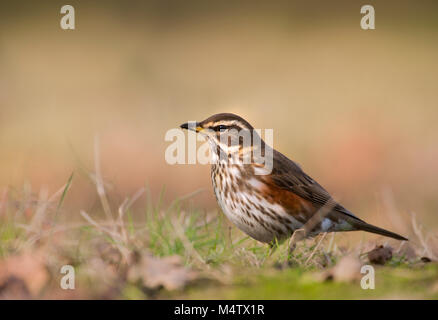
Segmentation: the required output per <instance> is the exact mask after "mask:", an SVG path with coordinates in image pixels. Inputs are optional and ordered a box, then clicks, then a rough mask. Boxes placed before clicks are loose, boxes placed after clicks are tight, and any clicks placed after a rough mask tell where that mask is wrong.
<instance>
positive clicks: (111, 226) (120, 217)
mask: <svg viewBox="0 0 438 320" xmlns="http://www.w3.org/2000/svg"><path fill="white" fill-rule="evenodd" d="M71 182H72V179H70V180H69V181H68V183H67V184H66V185H65V186H64V187H63V188H62V189H61V190H60V191H59V192H58V193H56V194H54V195H52V196H50V195H48V194H46V195H45V196H44V197H42V196H41V193H40V198H39V199H36V200H29V199H27V200H26V199H24V200H23V199H21V200H16V199H13V195H12V194H11V195H10V197H8V201H7V202H3V204H5V205H4V206H3V208H2V214H1V219H2V224H1V227H0V296H1V297H2V298H49V299H64V298H67V299H77V298H103V299H169V298H170V299H393V298H402V299H405V298H413V299H436V298H438V264H437V263H436V262H435V261H434V260H435V259H436V257H435V254H436V253H435V251H434V250H435V248H436V247H434V246H433V245H434V243H433V239H434V238H433V235H429V236H428V237H425V236H424V235H423V233H424V232H423V231H422V229H421V228H420V227H419V226H418V225H416V223H415V225H414V227H413V229H414V230H417V233H416V234H415V237H414V238H412V239H411V240H410V241H409V242H398V241H392V240H391V241H390V242H388V241H387V240H386V239H384V238H376V239H375V240H373V241H371V240H368V241H362V242H360V243H348V239H349V237H350V236H349V235H348V234H347V235H345V236H342V237H340V236H339V235H338V234H323V235H320V236H318V237H316V238H314V239H308V240H305V241H300V242H298V243H296V244H295V246H294V249H293V250H291V249H290V248H291V245H290V242H289V241H284V242H283V243H275V244H274V245H273V247H272V248H270V247H269V246H267V245H266V244H262V243H259V242H257V241H255V240H253V239H251V238H249V237H247V236H246V235H244V234H243V233H241V232H240V231H239V230H237V229H236V228H234V227H233V226H231V225H230V224H229V223H228V221H226V219H225V218H224V216H223V214H222V213H221V212H210V213H206V212H202V211H200V210H195V209H193V208H191V209H190V208H187V206H186V205H185V201H186V200H184V199H178V200H177V201H175V202H174V203H173V204H170V205H168V206H167V207H165V208H164V207H163V205H162V204H160V203H158V204H155V205H151V204H150V202H147V203H149V205H148V207H147V208H135V209H134V206H133V205H134V202H135V201H136V200H137V199H138V198H140V197H142V196H145V194H146V198H148V197H147V192H145V189H141V190H139V191H138V192H137V193H136V194H134V195H133V196H132V197H131V198H127V199H126V200H125V201H123V202H122V203H121V204H120V205H119V206H116V207H114V205H113V204H112V201H109V200H108V196H107V194H106V193H105V192H100V193H99V198H100V200H101V207H100V208H96V212H93V214H91V213H87V212H85V211H81V212H80V216H81V220H79V221H72V220H71V219H67V220H65V219H64V220H62V219H59V215H63V216H65V215H66V214H67V213H68V209H63V201H64V199H65V197H67V196H68V189H69V187H70V185H71ZM97 186H98V188H97V190H104V189H99V180H97ZM139 215H142V216H143V217H142V219H140V218H139ZM58 220H60V221H58ZM346 239H347V241H346ZM370 252H373V253H372V254H370ZM64 265H71V266H72V267H73V268H72V269H73V270H74V278H71V279H72V280H69V281H70V282H69V281H67V282H68V283H70V284H71V283H74V290H71V289H67V290H64V289H62V288H61V283H63V282H64V284H65V282H66V278H65V277H69V276H71V274H69V273H68V272H65V271H64V272H62V273H61V268H62V266H64ZM363 266H371V270H372V272H373V273H374V275H375V277H373V279H374V280H373V281H374V289H371V288H368V289H366V288H362V287H363V285H362V286H361V283H365V287H366V286H367V284H368V286H369V285H370V282H369V281H370V280H369V278H367V279H368V280H366V281H365V280H363V277H365V276H367V275H370V273H369V270H370V269H366V270H365V271H364V270H362V273H361V268H362V267H363ZM364 281H365V282H364Z"/></svg>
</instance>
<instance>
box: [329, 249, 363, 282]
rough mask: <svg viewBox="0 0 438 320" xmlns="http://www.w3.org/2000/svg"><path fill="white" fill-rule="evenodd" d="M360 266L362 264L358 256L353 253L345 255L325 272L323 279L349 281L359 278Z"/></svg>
mask: <svg viewBox="0 0 438 320" xmlns="http://www.w3.org/2000/svg"><path fill="white" fill-rule="evenodd" d="M361 266H362V264H361V262H360V260H359V258H358V257H356V256H353V255H348V256H345V257H343V258H342V259H341V260H339V262H338V263H337V264H336V265H335V266H334V267H333V268H332V269H331V270H329V271H328V272H326V273H325V276H324V279H325V280H333V281H339V282H350V281H354V280H357V279H360V277H361V274H360V268H361Z"/></svg>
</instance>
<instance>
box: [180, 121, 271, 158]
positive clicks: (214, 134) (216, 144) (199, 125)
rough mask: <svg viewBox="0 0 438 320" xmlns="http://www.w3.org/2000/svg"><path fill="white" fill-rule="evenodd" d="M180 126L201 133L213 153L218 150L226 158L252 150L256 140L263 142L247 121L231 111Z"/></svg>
mask: <svg viewBox="0 0 438 320" xmlns="http://www.w3.org/2000/svg"><path fill="white" fill-rule="evenodd" d="M181 128H183V129H187V130H192V131H195V132H197V133H199V134H201V135H202V136H204V137H205V138H206V139H207V140H208V142H209V143H210V146H211V147H212V151H213V152H214V153H218V152H220V153H221V154H224V155H225V156H226V157H227V158H229V157H230V156H231V155H233V154H242V153H246V152H247V151H252V150H253V148H254V147H256V145H257V141H260V143H259V144H261V143H263V141H262V140H261V139H260V136H259V135H258V133H257V132H256V131H255V130H254V128H253V127H252V126H251V125H250V124H249V122H248V121H246V120H245V119H243V118H241V117H239V116H237V115H235V114H232V113H219V114H215V115H213V116H211V117H209V118H207V119H205V120H203V121H201V122H188V123H184V124H182V125H181ZM256 139H257V141H256Z"/></svg>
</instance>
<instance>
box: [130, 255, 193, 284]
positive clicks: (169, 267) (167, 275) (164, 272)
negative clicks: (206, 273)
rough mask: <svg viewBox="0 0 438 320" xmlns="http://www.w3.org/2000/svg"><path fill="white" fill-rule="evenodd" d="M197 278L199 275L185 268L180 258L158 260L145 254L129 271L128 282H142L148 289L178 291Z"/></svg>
mask: <svg viewBox="0 0 438 320" xmlns="http://www.w3.org/2000/svg"><path fill="white" fill-rule="evenodd" d="M196 278H197V273H196V272H194V271H192V270H190V269H189V268H187V267H185V266H184V265H183V263H182V261H181V258H180V257H179V256H169V257H164V258H157V257H154V256H152V255H150V254H143V255H142V256H141V257H140V258H139V259H138V261H137V263H136V264H134V265H132V266H130V267H129V270H128V281H130V282H138V281H141V282H142V284H143V285H144V286H145V287H146V288H148V289H156V288H159V287H164V288H165V289H167V290H177V289H181V288H183V287H184V286H185V285H187V284H188V283H189V282H191V281H193V280H195V279H196Z"/></svg>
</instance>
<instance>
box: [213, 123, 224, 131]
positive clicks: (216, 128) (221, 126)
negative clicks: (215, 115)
mask: <svg viewBox="0 0 438 320" xmlns="http://www.w3.org/2000/svg"><path fill="white" fill-rule="evenodd" d="M226 129H227V126H224V125H223V124H220V125H218V126H216V127H214V131H224V130H226Z"/></svg>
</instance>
